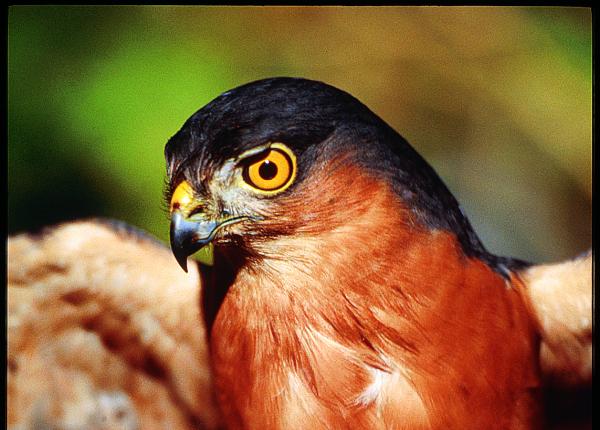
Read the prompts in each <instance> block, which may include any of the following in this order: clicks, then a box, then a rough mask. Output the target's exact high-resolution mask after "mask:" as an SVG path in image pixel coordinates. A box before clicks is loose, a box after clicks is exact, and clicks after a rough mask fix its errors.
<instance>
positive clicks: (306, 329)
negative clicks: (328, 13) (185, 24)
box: [165, 78, 591, 429]
mask: <svg viewBox="0 0 600 430" xmlns="http://www.w3.org/2000/svg"><path fill="white" fill-rule="evenodd" d="M165 155H166V161H167V168H168V178H169V187H168V190H167V195H166V198H167V202H168V204H169V207H170V212H171V232H170V233H171V247H172V250H173V253H174V255H175V257H176V259H177V261H178V262H179V263H180V265H181V266H182V268H183V269H186V266H187V262H186V261H187V260H186V258H187V257H188V256H189V255H191V254H192V253H194V252H195V251H197V250H198V249H200V248H201V247H203V246H206V245H207V244H208V243H211V244H213V245H214V249H215V265H214V267H213V268H212V270H210V271H206V272H205V273H206V274H205V285H204V290H203V304H204V312H205V313H204V315H205V318H206V323H207V327H208V329H209V342H210V344H209V345H210V355H211V363H212V369H213V377H214V383H215V389H216V395H217V401H218V404H219V407H220V409H221V412H222V414H223V419H224V422H225V423H226V425H227V427H228V428H235V429H237V428H240V429H241V428H249V429H288V428H323V429H332V428H336V429H342V428H352V429H389V428H395V429H430V428H436V429H447V428H457V429H466V428H474V429H484V428H485V429H492V428H498V429H507V428H511V429H528V428H535V427H538V426H540V425H543V424H542V422H543V421H542V416H543V410H542V409H543V407H542V400H543V393H542V391H541V384H542V376H541V370H540V348H542V349H541V351H542V352H544V351H545V352H544V353H545V354H553V352H554V349H553V346H554V345H553V343H552V337H551V336H550V337H546V338H545V339H544V340H545V341H546V344H544V345H543V346H542V347H540V336H541V337H542V338H543V337H544V330H545V329H546V328H547V326H548V325H552V324H560V323H553V322H551V320H552V319H555V320H562V319H565V316H564V315H561V314H560V313H561V312H563V311H565V312H566V311H567V310H566V309H564V310H563V311H561V309H556V308H555V309H549V307H551V305H540V304H539V303H535V302H532V300H540V299H541V300H542V301H543V300H544V299H543V298H540V297H539V296H536V294H538V292H536V291H535V288H533V289H532V288H530V289H529V290H528V286H527V277H528V276H529V275H528V273H530V272H528V270H529V268H530V264H528V263H526V262H524V261H520V260H516V259H512V258H506V257H499V256H496V255H493V254H491V253H490V252H488V251H487V250H486V249H485V248H484V246H483V245H482V243H481V241H480V240H479V238H478V237H477V235H476V233H475V232H474V230H473V228H472V227H471V224H470V223H469V221H468V219H467V217H466V216H465V214H464V213H463V212H462V211H461V208H460V206H459V204H458V203H457V201H456V199H455V198H454V197H453V196H452V194H451V193H450V191H449V190H448V189H447V188H446V186H445V185H444V183H443V182H442V180H441V179H440V178H439V177H438V175H437V174H436V173H435V172H434V170H433V169H432V168H431V167H430V166H429V165H428V164H427V163H426V162H425V161H424V159H423V158H422V157H421V156H420V155H419V154H418V153H417V152H416V151H415V150H414V149H413V148H412V147H411V146H410V145H409V144H408V143H407V141H406V140H405V139H403V138H402V137H401V136H400V135H399V134H398V133H397V132H396V131H395V130H393V129H392V128H391V127H390V126H389V125H387V124H386V123H385V122H384V121H383V120H381V119H380V118H379V117H378V116H377V115H375V114H374V113H373V112H372V111H370V110H369V109H368V108H367V107H366V106H365V105H363V104H362V103H360V102H359V101H358V100H357V99H355V98H354V97H352V96H351V95H349V94H347V93H345V92H343V91H340V90H338V89H336V88H334V87H331V86H329V85H326V84H323V83H320V82H315V81H310V80H304V79H291V78H274V79H267V80H262V81H258V82H253V83H250V84H247V85H244V86H241V87H238V88H236V89H233V90H231V91H229V92H226V93H224V94H223V95H221V96H220V97H218V98H217V99H215V100H213V101H212V102H211V103H209V104H208V105H207V106H205V107H204V108H202V109H200V110H199V111H198V112H196V113H195V114H194V115H193V116H192V117H190V118H189V119H188V120H187V122H186V123H185V124H184V125H183V127H182V128H181V130H179V132H178V133H177V134H175V135H174V136H173V137H172V138H171V139H170V140H169V142H168V143H167V145H166V148H165ZM589 284H591V280H590V282H589ZM544 293H545V294H548V292H547V291H546V292H544ZM585 300H586V299H584V304H583V309H585V310H589V309H590V308H589V307H588V306H586V305H587V303H585ZM587 300H589V302H591V296H590V297H588V298H587ZM536 306H537V307H544V312H546V315H545V316H544V317H543V318H542V319H539V318H536V317H535V311H532V308H533V309H535V308H536ZM545 306H548V307H545ZM575 306H577V305H575ZM579 309H581V308H579ZM586 317H587V318H582V319H580V320H579V321H577V322H576V323H575V325H576V327H577V329H576V334H574V333H572V332H571V333H570V335H569V336H576V337H577V336H579V337H577V340H575V341H574V342H573V345H575V346H574V349H575V350H576V351H577V352H579V353H582V354H583V356H585V357H587V358H589V357H590V355H591V350H590V349H589V347H588V349H585V347H583V346H581V345H582V343H585V342H586V341H589V338H588V337H586V336H589V332H586V328H589V324H591V313H590V314H588V315H587V316H586ZM559 331H560V330H559ZM563 334H564V333H563ZM561 336H562V335H559V337H561ZM563 337H564V336H563ZM555 343H556V342H555ZM546 349H547V351H546ZM582 350H584V351H583V352H581V351H582ZM571 353H575V351H571ZM559 355H560V354H559ZM561 357H562V356H561ZM557 360H566V361H568V360H569V357H566V358H565V357H562V358H557ZM586 364H587V365H588V366H589V361H587V362H586ZM586 371H587V372H589V371H590V370H589V368H587V370H584V372H586Z"/></svg>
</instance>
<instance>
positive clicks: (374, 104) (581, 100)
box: [8, 6, 592, 261]
mask: <svg viewBox="0 0 600 430" xmlns="http://www.w3.org/2000/svg"><path fill="white" fill-rule="evenodd" d="M8 24H9V31H8V87H9V94H8V95H9V97H8V101H9V104H8V107H9V110H8V120H9V122H8V131H9V134H8V135H9V140H8V185H9V195H8V216H9V217H8V227H9V233H11V234H12V233H15V232H20V231H25V230H34V229H37V228H39V227H41V226H44V225H48V224H52V223H56V222H60V221H64V220H68V219H74V218H80V217H88V216H104V217H111V218H117V219H122V220H124V221H127V222H129V223H131V224H134V225H136V226H139V227H141V228H143V229H145V230H147V231H149V232H151V233H152V234H154V235H155V236H157V237H158V238H160V239H162V240H163V241H166V240H167V238H168V220H167V216H166V212H165V211H164V206H165V205H164V204H163V202H162V188H163V183H164V176H165V168H164V160H163V147H164V144H165V143H166V141H167V139H168V138H169V137H170V136H172V135H173V134H174V133H175V132H176V131H177V130H178V129H179V127H181V125H182V124H183V122H184V121H185V120H186V119H187V118H188V117H189V116H190V115H191V114H192V113H194V112H195V111H196V110H197V109H199V108H200V107H201V106H203V105H204V104H205V103H207V102H209V101H210V100H211V99H213V98H214V97H216V96H217V95H219V94H220V93H221V92H223V91H225V90H227V89H230V88H232V87H235V86H238V85H240V84H243V83H246V82H248V81H251V80H255V79H260V78H265V77H270V76H281V75H285V76H300V77H306V78H311V79H317V80H322V81H325V82H328V83H330V84H332V85H334V86H337V87H339V88H342V89H344V90H346V91H348V92H350V93H352V94H353V95H354V96H356V97H357V98H359V99H360V100H362V101H363V102H364V103H366V104H367V105H368V106H369V107H370V108H371V109H372V110H373V111H375V112H376V113H378V114H379V115H380V116H381V117H382V118H383V119H385V120H386V121H387V122H389V123H390V124H391V125H392V126H393V127H394V128H396V130H398V131H399V132H400V133H401V134H402V135H403V136H404V137H406V138H407V139H408V140H409V141H410V142H411V143H412V145H413V146H414V147H415V148H416V149H417V150H418V151H419V152H420V153H421V154H423V155H424V156H425V158H426V159H427V160H428V161H429V162H430V163H431V164H432V165H433V166H434V168H435V169H436V170H437V171H438V173H439V174H440V175H441V176H442V178H443V179H444V180H445V182H446V183H447V185H448V186H449V188H450V189H451V190H452V191H453V192H454V194H455V195H456V196H457V198H458V199H459V201H460V202H461V203H462V204H463V207H464V209H465V211H466V213H467V214H468V215H469V217H470V219H471V221H472V223H473V224H474V226H475V229H476V230H477V232H478V233H479V235H480V236H481V238H482V240H483V242H484V244H485V245H486V246H487V247H488V248H489V249H490V250H491V251H494V252H496V253H499V254H504V255H512V256H517V257H520V258H525V259H528V260H532V261H551V260H558V259H562V258H567V257H569V256H573V255H575V254H577V253H579V252H581V251H584V250H585V249H586V248H587V247H589V246H590V244H591V198H592V181H591V176H592V173H591V169H592V167H591V151H592V51H591V9H589V8H559V7H552V8H542V7H535V8H522V7H506V8H505V7H502V8H499V7H205V6H203V7H142V6H137V7H136V6H127V7H120V6H110V7H74V6H60V7H57V6H12V7H10V8H9V19H8Z"/></svg>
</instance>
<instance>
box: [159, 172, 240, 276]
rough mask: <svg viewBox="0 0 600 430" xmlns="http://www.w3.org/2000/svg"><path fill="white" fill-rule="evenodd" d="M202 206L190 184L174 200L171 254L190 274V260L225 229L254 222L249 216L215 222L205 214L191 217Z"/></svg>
mask: <svg viewBox="0 0 600 430" xmlns="http://www.w3.org/2000/svg"><path fill="white" fill-rule="evenodd" d="M198 203H200V202H199V201H198V200H197V199H195V198H194V194H193V190H192V187H191V186H190V184H189V183H188V182H187V181H183V182H181V183H180V184H179V185H178V186H177V188H176V189H175V192H174V193H173V197H172V198H171V207H170V212H171V230H170V238H171V251H172V252H173V255H174V256H175V259H176V260H177V262H178V263H179V265H180V266H181V268H182V269H183V270H184V271H186V272H187V258H188V257H189V256H190V255H192V254H194V253H195V252H197V251H199V250H200V249H201V248H202V247H204V246H206V245H208V244H209V243H210V242H211V241H212V240H213V239H214V238H215V236H216V235H217V233H218V231H219V230H220V229H221V228H223V227H225V226H227V225H231V224H235V223H238V222H241V221H244V220H247V219H250V217H248V216H238V217H229V218H221V219H216V220H215V219H213V218H212V217H211V216H210V215H207V214H206V213H202V212H200V213H196V214H193V215H189V214H190V213H193V212H194V208H197V205H198Z"/></svg>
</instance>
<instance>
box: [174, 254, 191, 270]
mask: <svg viewBox="0 0 600 430" xmlns="http://www.w3.org/2000/svg"><path fill="white" fill-rule="evenodd" d="M173 255H174V256H175V260H177V263H178V264H179V266H180V267H181V268H182V269H183V271H184V272H185V273H187V272H188V269H187V255H185V254H175V253H173Z"/></svg>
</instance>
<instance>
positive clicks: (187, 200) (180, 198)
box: [170, 181, 194, 214]
mask: <svg viewBox="0 0 600 430" xmlns="http://www.w3.org/2000/svg"><path fill="white" fill-rule="evenodd" d="M193 202H194V190H193V189H192V187H191V185H190V184H189V183H188V182H187V181H183V182H181V183H180V184H179V185H177V188H175V192H174V193H173V197H171V208H170V211H171V212H173V211H174V210H175V209H179V210H180V211H181V212H183V213H184V214H186V213H187V212H188V211H189V209H191V207H190V206H191V205H192V203H193Z"/></svg>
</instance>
